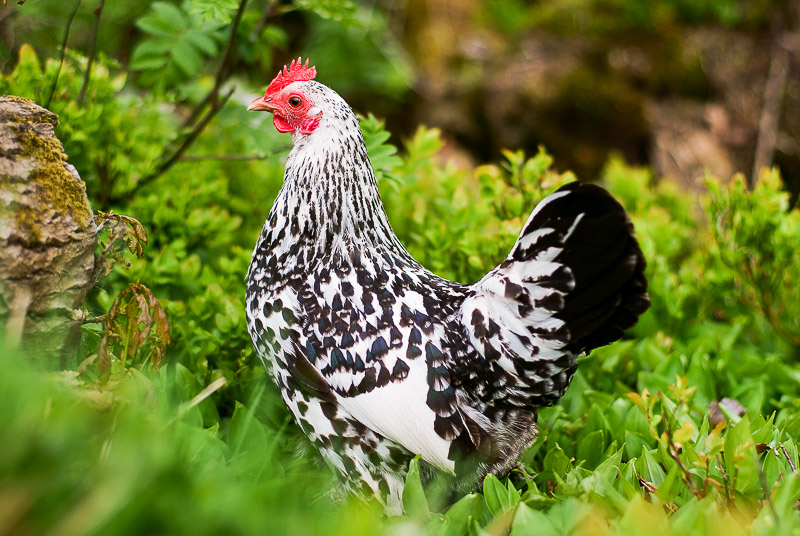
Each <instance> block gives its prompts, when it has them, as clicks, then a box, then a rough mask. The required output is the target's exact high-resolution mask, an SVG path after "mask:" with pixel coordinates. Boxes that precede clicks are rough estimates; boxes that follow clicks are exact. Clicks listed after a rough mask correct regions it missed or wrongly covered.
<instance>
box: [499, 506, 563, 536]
mask: <svg viewBox="0 0 800 536" xmlns="http://www.w3.org/2000/svg"><path fill="white" fill-rule="evenodd" d="M531 534H535V535H536V536H559V535H561V534H562V532H561V531H559V530H558V529H557V528H556V526H555V525H554V524H553V523H552V522H551V521H550V518H549V517H548V516H547V515H546V514H544V513H542V512H539V511H538V510H534V509H532V508H531V507H529V506H528V505H526V504H525V503H521V504H520V505H519V506H518V507H517V512H516V514H515V515H514V522H513V524H512V525H511V536H528V535H531Z"/></svg>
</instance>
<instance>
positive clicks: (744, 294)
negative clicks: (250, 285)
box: [0, 0, 800, 536]
mask: <svg viewBox="0 0 800 536" xmlns="http://www.w3.org/2000/svg"><path fill="white" fill-rule="evenodd" d="M798 24H800V2H797V1H796V0H795V1H790V0H663V1H655V0H627V1H626V0H541V1H537V2H524V1H521V0H506V1H502V0H486V1H477V0H462V1H455V0H406V1H400V2H389V1H386V0H384V1H379V2H362V1H351V0H183V1H149V0H148V1H137V2H131V1H126V2H118V1H111V0H25V1H24V2H23V1H13V0H8V2H4V3H3V5H2V6H0V94H12V95H18V96H22V97H25V98H28V99H32V100H33V101H35V102H36V103H38V104H39V105H41V106H44V107H46V108H48V109H50V110H51V111H53V112H54V113H55V114H57V115H58V117H59V124H58V126H57V127H56V128H55V134H56V136H58V138H59V139H60V140H61V142H62V143H63V145H64V149H65V151H66V153H67V154H68V157H69V158H68V160H69V162H70V163H71V164H73V165H74V166H75V167H76V169H77V170H78V172H79V173H80V176H81V178H82V179H83V180H84V181H85V184H86V191H87V194H88V200H89V202H90V204H91V208H92V209H93V211H94V214H95V217H96V219H97V221H98V222H101V225H102V227H103V230H102V232H100V233H98V234H97V238H98V240H99V243H98V244H95V245H94V246H96V251H97V254H96V258H97V263H98V265H99V266H100V269H99V270H98V272H97V273H95V274H94V275H96V276H97V280H95V281H93V286H92V289H91V290H90V291H89V294H88V298H87V299H86V301H85V303H83V304H81V305H80V310H79V311H78V312H77V313H78V314H75V315H72V317H71V318H70V321H71V322H73V323H74V324H76V326H77V330H78V331H79V334H80V336H81V337H80V338H81V342H80V346H79V347H73V346H75V345H74V344H73V345H72V346H69V347H67V348H65V352H62V354H60V355H58V356H56V357H55V358H52V359H50V360H48V359H39V358H41V354H42V353H43V348H44V347H45V346H46V345H45V344H44V343H43V341H42V340H43V337H39V338H38V339H36V338H35V337H33V338H31V340H30V341H28V344H27V346H23V347H21V348H19V349H17V350H16V351H14V352H8V353H6V352H3V351H0V370H2V373H1V374H0V407H1V408H2V409H3V410H4V414H5V415H7V417H8V419H7V421H4V424H3V433H0V436H2V437H3V442H2V443H3V448H2V449H0V536H3V535H5V534H57V535H59V536H62V535H83V534H87V535H89V534H113V535H118V534H131V535H139V534H151V533H153V534H155V533H161V534H192V535H196V534H263V533H265V527H268V528H269V529H271V533H273V534H298V535H303V536H305V535H307V534H311V533H315V532H317V533H324V534H338V533H342V534H348V535H353V534H364V535H373V534H379V533H388V534H394V535H397V534H419V533H423V532H422V529H420V528H419V525H420V524H421V523H423V522H428V521H430V523H429V524H428V529H430V530H428V529H425V532H424V533H425V534H464V533H469V534H486V533H487V532H488V533H491V534H502V533H505V532H504V531H505V529H506V528H508V526H507V525H508V523H509V522H510V519H511V518H510V517H509V515H510V514H509V511H510V510H509V509H510V508H514V509H516V510H515V511H516V512H517V518H518V519H517V521H515V523H517V522H518V523H519V525H516V524H515V529H516V528H517V527H519V530H518V531H515V532H514V533H515V534H516V533H519V534H531V533H536V534H565V533H570V534H592V535H594V534H608V533H613V534H625V535H627V534H641V533H642V530H643V528H644V530H646V532H647V533H648V534H650V533H657V534H669V533H672V534H680V535H683V534H701V535H702V534H708V535H712V534H713V535H719V534H722V535H724V536H731V535H732V534H743V532H742V530H743V529H741V527H743V526H747V527H750V528H753V533H755V534H773V533H781V534H783V533H789V532H791V530H792V528H794V531H795V532H794V533H797V532H798V531H800V510H798V509H797V508H796V507H795V506H796V504H797V501H798V499H800V475H798V472H797V467H798V466H800V459H798V448H797V445H796V444H795V441H796V439H797V437H799V436H800V371H798V363H800V290H798V289H800V287H798V285H797V281H798V280H800V249H798V247H797V244H798V243H799V242H800V211H798V210H796V209H793V208H794V207H796V204H797V195H798V190H800V84H798V81H799V77H800V64H799V63H800V26H798ZM300 55H302V56H303V58H306V57H308V58H310V60H311V63H312V64H313V65H315V66H316V67H317V70H318V77H317V79H318V80H319V81H320V82H322V83H324V84H326V85H329V86H330V87H332V88H334V89H335V90H336V91H338V92H339V93H341V94H342V95H343V96H344V98H345V99H346V100H347V101H348V102H349V103H350V104H351V106H352V107H353V108H354V109H355V111H356V112H357V113H359V114H360V115H361V128H362V131H363V133H364V137H365V140H366V143H367V147H368V150H369V155H370V159H371V161H372V164H373V167H374V168H375V172H376V177H377V180H378V185H379V187H380V189H381V196H382V199H383V202H384V206H385V209H386V211H387V214H388V216H389V220H390V221H391V224H392V227H393V229H394V231H395V232H396V233H397V235H398V237H399V238H400V240H401V241H402V243H403V244H404V245H405V246H406V247H407V248H408V250H409V252H410V253H411V254H412V255H413V256H414V257H415V258H416V259H417V260H418V261H420V263H421V264H422V265H424V266H425V267H427V268H429V269H430V270H432V271H433V272H435V273H436V274H438V275H441V276H443V277H446V278H448V279H451V280H455V281H460V282H463V283H471V282H474V281H477V280H479V279H480V278H481V277H483V276H484V275H485V274H486V272H487V271H488V270H490V269H492V268H493V267H494V266H495V265H496V264H497V263H498V262H501V261H502V259H503V258H505V256H506V255H507V253H508V251H509V249H510V247H511V245H512V244H513V243H514V241H515V240H516V238H517V235H518V233H519V231H520V229H521V228H522V225H523V223H524V222H525V220H526V219H527V217H528V215H529V213H530V211H531V209H532V208H533V207H534V206H535V205H536V203H538V202H539V200H541V199H542V198H543V197H544V196H545V195H547V194H548V193H550V192H552V191H554V190H555V189H556V188H557V187H559V186H560V185H562V184H564V183H567V182H570V181H572V180H575V178H576V176H577V178H578V179H580V180H585V181H598V182H601V183H602V185H603V186H604V187H606V188H607V189H608V190H609V191H610V192H611V193H612V194H613V195H614V196H615V198H617V199H618V200H619V201H620V202H621V203H622V204H623V206H624V207H625V209H626V210H627V211H628V213H629V214H630V216H631V220H632V222H633V224H634V226H635V229H636V233H637V237H638V239H639V241H640V243H641V246H642V250H643V252H644V254H645V257H646V259H647V262H648V269H647V278H648V282H649V287H648V292H649V294H650V298H651V302H652V305H651V307H650V309H649V310H648V311H647V313H645V314H644V315H643V316H642V317H641V318H640V320H639V322H638V324H637V325H636V326H635V328H633V329H631V330H630V331H629V333H627V334H626V338H625V339H624V340H622V341H619V342H617V343H615V344H613V345H611V346H608V347H605V348H602V349H598V350H597V351H595V352H593V353H592V354H591V355H589V356H586V357H584V358H582V359H581V360H580V366H579V368H578V372H577V373H576V375H575V378H574V380H573V385H572V387H571V388H570V389H569V390H568V391H567V393H566V395H565V397H564V398H563V399H562V400H561V401H559V403H558V404H557V405H555V406H553V407H550V408H546V409H544V410H542V411H541V412H540V413H539V425H540V429H541V430H543V431H546V433H542V434H541V435H540V437H539V439H538V440H537V442H536V443H535V444H534V445H533V447H532V448H531V449H530V450H529V451H527V452H526V453H525V455H524V456H523V458H522V460H521V461H522V463H523V464H524V466H525V467H526V468H527V469H528V470H529V472H530V475H532V476H531V479H526V481H525V482H524V484H523V485H518V487H519V488H520V489H519V490H517V489H516V488H515V487H514V483H513V482H506V483H504V484H499V483H498V481H497V479H494V480H487V482H489V484H485V485H486V486H488V487H485V488H484V491H485V492H488V493H484V495H481V494H472V493H469V494H466V495H464V497H462V498H461V499H460V500H459V502H458V503H456V505H455V506H454V507H453V508H452V509H451V510H449V511H448V512H447V513H446V515H439V514H430V513H426V514H425V515H423V516H421V517H419V518H416V519H415V520H413V521H411V520H409V519H408V518H404V519H400V520H394V522H390V523H387V522H386V520H385V519H384V518H383V516H382V512H381V509H380V507H379V506H377V505H375V504H371V505H369V506H365V505H364V504H362V503H360V502H358V501H353V502H347V503H345V504H341V503H335V504H336V506H335V507H334V506H333V504H334V503H333V502H332V501H330V500H328V498H329V497H330V496H331V489H334V490H335V489H336V484H335V477H334V475H333V473H332V472H330V471H328V470H327V469H325V468H324V466H323V465H322V464H321V463H320V462H319V459H318V457H317V455H316V453H315V451H313V449H311V448H310V446H309V442H308V441H307V440H306V438H305V437H304V435H303V434H302V432H301V430H300V429H299V428H298V427H297V426H296V425H295V424H294V423H293V422H292V420H291V418H290V415H289V414H288V411H287V410H286V408H285V406H284V404H283V402H282V400H281V399H280V397H279V395H278V393H277V390H276V389H274V387H273V385H272V383H271V380H270V379H269V377H268V375H267V373H266V371H265V368H264V366H263V365H262V363H261V362H260V361H259V360H258V358H257V357H256V356H255V354H254V352H253V350H252V345H251V342H250V338H249V335H248V333H247V330H246V327H245V318H244V303H243V301H244V300H243V298H244V276H245V274H246V272H247V269H248V266H249V263H250V257H251V253H252V248H253V245H254V243H255V241H256V238H257V237H258V234H259V232H260V230H261V228H262V226H263V224H264V220H265V218H266V217H267V214H268V212H269V210H270V207H271V205H272V201H273V199H274V197H275V195H276V194H277V192H278V191H279V189H280V187H281V184H282V180H283V172H284V162H285V157H286V154H287V153H288V150H289V147H290V146H291V141H290V139H289V137H288V136H286V135H281V134H279V133H277V132H276V130H275V128H274V127H273V125H272V122H271V117H270V116H269V115H268V114H253V113H250V112H247V111H246V110H245V108H246V105H247V103H249V102H250V100H251V99H252V98H254V97H255V96H257V95H258V94H261V93H262V92H263V91H264V89H265V88H266V86H267V85H268V84H269V82H270V81H271V80H272V78H273V77H274V76H275V73H276V72H277V71H278V70H279V69H280V68H281V67H282V66H283V65H284V64H286V63H288V62H290V61H291V60H292V59H294V58H297V57H298V56H300ZM9 124H11V123H9ZM6 160H8V159H6ZM773 165H774V166H775V167H774V168H772V169H769V168H770V166H773ZM737 173H739V174H740V175H738V176H737V175H736V174H737ZM39 179H41V180H42V181H44V182H45V183H46V182H47V180H48V177H44V178H42V177H40V178H39ZM39 179H37V180H39ZM0 186H3V185H2V184H0ZM787 192H788V194H787ZM55 197H57V196H55ZM58 200H59V199H55V201H58ZM46 201H47V202H48V203H50V204H53V201H54V198H50V199H46ZM110 211H113V213H114V214H115V216H113V217H109V216H108V213H109V212H110ZM120 215H124V216H125V217H124V218H123V217H122V216H120ZM0 216H3V217H6V216H8V215H7V214H0ZM137 220H138V224H137V223H136V221H137ZM3 221H4V222H13V223H14V224H15V225H17V226H18V227H19V228H20V229H21V233H20V236H24V237H27V238H28V240H27V242H26V243H25V244H22V245H23V246H25V247H28V248H30V249H35V248H37V247H40V246H41V244H40V242H39V239H40V238H41V232H40V231H41V228H40V227H39V226H40V225H42V222H41V221H37V220H36V219H35V218H28V219H26V218H21V217H9V218H6V219H5V220H3ZM45 223H47V222H45ZM2 230H3V231H5V229H2ZM145 231H146V240H145V236H144V233H145ZM112 235H114V236H115V237H116V238H112ZM3 236H5V235H3ZM0 238H2V237H0ZM112 244H113V247H112ZM0 252H2V250H0ZM0 275H2V274H0ZM4 300H5V297H4V296H2V295H0V318H2V317H3V316H4V315H6V314H7V312H8V309H9V307H8V304H7V303H6V302H5V301H4ZM28 321H30V318H28ZM0 338H2V333H0ZM54 338H55V337H48V339H54ZM46 342H51V341H46ZM55 342H59V341H55ZM0 344H1V341H0ZM0 348H2V346H0ZM51 357H52V356H51ZM31 361H38V362H39V364H42V363H44V364H45V365H46V368H49V369H51V371H54V372H51V373H44V374H43V373H42V372H41V370H39V369H36V370H33V369H31V368H30V367H28V366H27V364H28V362H31ZM726 401H728V402H726ZM731 408H732V409H731ZM734 424H735V426H733V425H734ZM670 427H671V428H670ZM670 429H671V430H672V431H674V433H675V436H677V437H680V438H682V439H680V442H681V443H682V447H681V448H682V451H681V457H682V458H681V459H682V461H681V459H677V458H676V457H673V455H672V454H674V453H676V452H677V449H678V447H677V446H676V444H675V443H673V439H674V438H670V437H669V430H670ZM676 441H677V440H676ZM723 450H724V453H723ZM673 451H674V452H673ZM676 456H677V454H676ZM723 458H724V459H723ZM762 462H763V464H762ZM681 464H683V465H681ZM686 467H689V468H690V469H689V470H690V471H691V474H689V470H686ZM731 475H733V476H732V479H731V478H730V477H731ZM793 475H794V476H793ZM492 482H493V483H492ZM692 482H694V484H695V485H694V486H689V485H688V484H687V483H692ZM765 483H766V484H765ZM517 484H519V482H518V483H517ZM497 486H500V487H499V488H498V487H497ZM764 486H770V489H771V490H773V491H772V496H773V497H774V504H773V503H772V502H769V507H767V506H766V505H765V500H764V498H765V497H767V500H769V497H770V495H769V493H770V492H769V491H768V490H767V488H766V487H764ZM656 488H658V494H656V492H654V491H653V490H654V489H656ZM498 490H499V491H498ZM498 493H499V494H500V495H502V496H504V497H505V496H507V497H508V501H512V502H511V503H505V502H504V503H503V504H504V506H502V507H501V506H500V503H499V502H498V500H497V497H498V496H499V495H498ZM334 494H335V492H334ZM453 499H455V498H453ZM504 501H505V499H504ZM651 501H652V502H651ZM657 501H661V503H659V502H657ZM459 505H460V506H459ZM445 506H446V504H434V503H432V509H433V510H435V511H441V510H442V509H443V508H444V507H445ZM662 506H663V508H662ZM676 511H677V513H675V512H676ZM520 512H521V513H520ZM732 513H733V514H732ZM673 514H674V515H673ZM734 514H735V516H736V519H734V518H733V517H731V516H732V515H734ZM667 516H671V517H669V521H668V519H667ZM778 517H780V522H781V524H780V525H778V521H777V520H778ZM653 520H656V521H657V522H656V521H653ZM548 523H549V525H548ZM659 523H660V524H659ZM670 524H674V527H675V529H674V531H673V532H670V529H669V526H672V525H670ZM544 526H548V527H550V528H552V530H551V531H549V532H548V531H540V529H541V528H542V527H544ZM651 526H652V527H653V531H652V532H651V530H650V529H651ZM504 527H505V528H504ZM570 527H571V528H570ZM581 527H582V528H581ZM483 529H486V532H484V531H483ZM573 529H574V530H573ZM595 529H597V530H595ZM601 529H602V530H601ZM612 529H613V530H612ZM773 529H774V530H773ZM781 531H783V532H781Z"/></svg>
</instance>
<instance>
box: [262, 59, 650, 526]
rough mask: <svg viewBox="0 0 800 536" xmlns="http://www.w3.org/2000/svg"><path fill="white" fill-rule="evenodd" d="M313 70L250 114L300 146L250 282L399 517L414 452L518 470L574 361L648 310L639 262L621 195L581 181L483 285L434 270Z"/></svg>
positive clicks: (335, 435) (480, 473) (313, 404)
mask: <svg viewBox="0 0 800 536" xmlns="http://www.w3.org/2000/svg"><path fill="white" fill-rule="evenodd" d="M315 77H316V69H315V68H314V67H309V66H308V61H306V63H305V65H303V64H302V63H301V60H300V59H298V60H297V61H296V62H292V64H291V66H290V67H289V68H286V67H284V69H283V70H282V71H281V72H279V73H278V75H277V76H276V77H275V79H274V80H273V81H272V83H271V84H270V85H269V87H268V88H267V90H266V93H265V94H264V96H263V97H260V98H257V99H255V100H254V101H253V102H252V103H251V104H250V106H249V107H248V110H261V111H267V112H270V113H272V114H273V123H274V125H275V128H277V129H278V131H280V132H287V133H291V134H292V138H293V140H294V148H293V149H292V151H291V153H290V154H289V158H288V161H287V163H286V173H285V176H284V183H283V187H282V188H281V190H280V192H279V193H278V196H277V199H276V200H275V204H274V205H273V207H272V210H271V211H270V213H269V217H268V218H267V221H266V223H265V225H264V229H263V231H262V232H261V236H260V237H259V239H258V242H257V244H256V247H255V251H254V252H253V260H252V263H251V265H250V270H249V272H248V274H247V296H246V308H247V320H248V329H249V331H250V335H251V337H252V339H253V344H254V345H255V348H256V350H257V352H258V355H259V356H260V358H261V359H262V360H263V361H264V363H265V364H266V366H267V368H268V369H269V370H270V372H271V375H272V377H273V379H274V381H275V383H276V385H277V386H278V389H279V390H280V393H281V395H282V397H283V400H284V402H285V403H286V405H287V406H288V408H289V410H290V411H291V413H292V415H293V416H294V418H295V419H296V421H297V423H298V424H299V425H300V427H301V428H302V429H303V432H305V434H306V435H307V436H308V438H309V439H310V440H311V441H312V442H313V444H314V445H315V446H316V447H317V448H318V449H319V450H320V452H321V453H322V455H323V457H324V458H325V459H326V461H327V462H328V463H329V464H330V465H331V466H333V467H334V468H336V469H337V470H338V471H339V472H340V473H341V474H342V476H343V477H344V479H345V482H346V483H347V485H348V486H349V487H350V488H351V489H352V490H353V491H354V492H356V493H358V494H361V495H373V494H374V495H375V496H377V497H378V499H379V500H380V501H382V502H383V503H384V504H385V505H386V507H387V510H388V511H389V512H392V513H396V512H399V511H401V510H402V506H401V495H402V488H403V482H404V479H405V473H406V471H407V468H408V462H409V460H410V459H411V458H412V457H414V456H415V455H417V454H420V455H421V460H422V463H423V464H424V465H425V466H427V467H429V468H435V469H437V470H439V471H443V472H445V473H450V474H452V475H454V479H455V482H456V486H458V487H459V488H461V489H466V488H470V487H474V486H477V485H478V484H479V483H480V482H481V479H482V478H483V477H484V476H485V475H486V474H487V473H494V474H496V475H504V474H506V473H507V472H508V471H510V469H512V468H513V467H514V465H515V464H516V462H517V460H518V458H519V456H520V454H521V453H522V452H523V451H524V450H525V449H526V448H527V447H529V446H530V445H531V444H532V443H533V441H534V440H535V439H536V436H537V433H538V429H537V426H536V416H537V414H536V410H537V408H539V407H542V406H547V405H550V404H553V403H554V402H556V401H557V400H558V399H559V398H560V397H561V396H562V395H563V394H564V391H565V390H566V389H567V387H568V386H569V383H570V381H571V379H572V376H573V374H574V373H575V368H576V359H577V357H578V356H579V355H580V354H582V353H583V352H589V351H591V350H592V349H593V348H596V347H598V346H602V345H605V344H608V343H610V342H613V341H615V340H618V339H619V338H620V337H622V335H623V331H624V330H625V329H626V328H629V327H630V326H632V325H633V324H635V323H636V320H637V317H638V316H639V315H640V314H641V313H642V312H644V311H645V310H646V309H647V307H648V305H649V300H648V297H647V293H646V286H647V283H646V280H645V276H644V267H645V261H644V258H643V256H642V253H641V250H640V249H639V245H638V244H637V242H636V239H635V237H634V232H633V226H632V224H631V222H630V221H629V219H628V217H627V215H626V214H625V212H624V210H623V208H622V207H621V206H620V205H619V203H617V202H616V201H615V200H614V199H613V198H612V197H611V196H610V195H609V194H608V193H607V192H606V191H605V190H603V189H602V188H600V187H597V186H593V185H584V184H580V183H577V182H574V183H571V184H568V185H566V186H564V187H562V188H561V189H559V190H557V191H556V192H554V193H553V194H551V195H549V196H548V197H546V198H545V199H544V200H542V201H541V203H539V205H538V206H537V207H536V208H535V210H534V211H533V213H532V214H531V215H530V217H529V218H528V221H527V222H526V223H525V225H524V227H523V229H522V232H521V234H520V236H519V238H518V240H517V242H516V244H514V246H513V248H512V249H511V252H510V253H509V254H508V257H507V258H506V259H505V260H504V261H503V262H502V263H501V264H500V265H499V266H497V267H495V268H494V269H493V270H492V271H490V272H489V273H488V274H487V275H486V276H485V277H484V278H483V279H481V280H480V281H478V282H477V283H475V284H473V285H462V284H459V283H455V282H452V281H448V280H446V279H442V278H441V277H438V276H437V275H435V274H433V273H431V272H430V271H428V270H426V269H425V268H424V267H423V266H421V265H420V264H419V263H418V262H417V261H415V260H414V259H413V258H412V257H411V255H410V254H409V253H408V252H407V251H406V249H405V248H404V247H403V245H402V244H401V243H400V241H399V240H398V239H397V237H396V236H395V234H394V232H393V231H392V228H391V227H390V225H389V221H388V220H387V217H386V213H385V211H384V208H383V204H382V202H381V198H380V194H379V192H378V187H377V184H376V181H375V176H374V174H373V171H372V166H371V164H370V161H369V157H368V156H367V150H366V147H365V145H364V139H363V136H362V134H361V130H360V128H359V123H358V119H357V117H356V115H355V114H354V113H353V111H352V110H351V109H350V107H349V106H348V105H347V103H346V102H345V101H344V100H343V99H342V98H341V97H340V96H339V95H338V94H337V93H336V92H335V91H333V90H332V89H330V88H328V87H326V86H324V85H322V84H320V83H319V82H316V81H314V78H315Z"/></svg>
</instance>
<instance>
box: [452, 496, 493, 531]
mask: <svg viewBox="0 0 800 536" xmlns="http://www.w3.org/2000/svg"><path fill="white" fill-rule="evenodd" d="M481 514H483V499H482V498H481V496H480V495H478V494H477V493H469V494H467V495H465V496H463V497H461V499H459V500H458V501H457V502H456V503H455V504H454V505H453V506H451V507H450V508H448V509H447V512H445V514H444V515H445V517H446V518H447V520H448V521H449V524H448V526H447V529H446V530H445V531H444V533H443V534H444V535H445V536H459V535H461V534H465V533H466V532H467V528H468V527H469V524H470V522H471V521H472V520H473V519H478V518H480V516H481Z"/></svg>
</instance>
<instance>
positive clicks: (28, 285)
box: [0, 96, 97, 367]
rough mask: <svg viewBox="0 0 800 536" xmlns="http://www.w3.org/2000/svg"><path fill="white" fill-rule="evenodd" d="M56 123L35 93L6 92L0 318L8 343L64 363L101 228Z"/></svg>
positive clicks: (75, 339)
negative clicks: (29, 96) (22, 95)
mask: <svg viewBox="0 0 800 536" xmlns="http://www.w3.org/2000/svg"><path fill="white" fill-rule="evenodd" d="M57 124H58V117H57V116H56V115H55V114H53V113H52V112H50V111H48V110H45V109H44V108H42V107H40V106H38V105H36V104H35V103H33V102H32V101H30V100H27V99H23V98H20V97H14V96H2V97H0V326H5V330H4V331H5V339H6V342H5V344H6V345H8V346H17V345H21V346H22V347H23V348H24V350H25V354H26V355H30V356H32V357H33V358H35V359H36V360H39V361H42V362H46V364H47V365H48V366H57V367H61V366H64V365H66V364H67V363H68V362H69V361H72V359H74V358H75V356H76V355H77V352H78V350H79V346H80V335H81V334H80V327H81V320H82V315H81V314H80V310H81V309H80V308H81V304H82V303H83V300H84V299H85V297H86V293H87V292H88V290H89V288H91V286H92V283H93V273H94V266H95V253H94V252H95V245H96V243H97V238H96V231H97V228H96V225H95V222H94V217H93V214H92V209H91V207H90V206H89V200H88V199H87V197H86V187H85V184H84V182H83V181H82V180H81V178H80V176H79V175H78V172H77V171H76V170H75V168H74V167H73V166H71V165H70V164H68V163H67V155H66V154H65V153H64V148H63V146H62V145H61V142H60V141H59V140H58V138H56V136H55V134H54V133H53V129H54V127H55V126H56V125H57ZM2 336H3V330H2V329H0V337H2ZM1 349H2V346H0V351H2V350H1Z"/></svg>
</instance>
